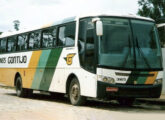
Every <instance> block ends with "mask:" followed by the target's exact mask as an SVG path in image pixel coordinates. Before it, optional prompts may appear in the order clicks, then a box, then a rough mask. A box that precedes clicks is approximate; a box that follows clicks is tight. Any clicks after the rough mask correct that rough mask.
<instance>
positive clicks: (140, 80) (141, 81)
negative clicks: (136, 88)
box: [137, 72, 148, 84]
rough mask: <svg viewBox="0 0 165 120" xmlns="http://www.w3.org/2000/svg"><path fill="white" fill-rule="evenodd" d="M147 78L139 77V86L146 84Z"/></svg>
mask: <svg viewBox="0 0 165 120" xmlns="http://www.w3.org/2000/svg"><path fill="white" fill-rule="evenodd" d="M141 74H148V72H141ZM146 80H147V76H143V77H138V79H137V84H145V82H146Z"/></svg>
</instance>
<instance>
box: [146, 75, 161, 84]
mask: <svg viewBox="0 0 165 120" xmlns="http://www.w3.org/2000/svg"><path fill="white" fill-rule="evenodd" d="M149 74H154V76H149V77H148V78H147V80H146V82H145V84H153V83H154V82H155V80H156V77H157V75H158V72H149Z"/></svg>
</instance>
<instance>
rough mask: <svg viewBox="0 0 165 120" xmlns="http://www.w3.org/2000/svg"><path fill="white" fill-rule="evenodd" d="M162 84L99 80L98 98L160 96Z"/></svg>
mask: <svg viewBox="0 0 165 120" xmlns="http://www.w3.org/2000/svg"><path fill="white" fill-rule="evenodd" d="M161 90H162V84H159V85H126V84H115V85H113V84H109V83H104V82H101V81H98V82H97V98H108V99H118V98H159V97H160V95H161Z"/></svg>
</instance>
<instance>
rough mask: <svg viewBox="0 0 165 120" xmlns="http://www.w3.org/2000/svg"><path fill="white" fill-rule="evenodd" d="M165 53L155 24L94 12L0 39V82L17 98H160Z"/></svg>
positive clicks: (77, 101)
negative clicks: (43, 93)
mask: <svg viewBox="0 0 165 120" xmlns="http://www.w3.org/2000/svg"><path fill="white" fill-rule="evenodd" d="M162 80H163V67H162V53H161V47H160V41H159V36H158V32H157V28H156V25H155V22H154V20H152V19H149V18H144V17H140V16H136V15H116V14H90V15H80V16H76V17H71V18H67V19H63V20H62V21H58V22H55V23H52V24H51V25H47V26H44V27H41V28H38V29H34V30H27V31H19V32H17V33H11V34H8V35H5V34H4V35H1V37H0V83H1V84H5V85H8V86H13V87H14V86H15V88H16V95H17V96H19V97H27V96H28V95H30V94H32V92H33V90H38V91H47V92H51V93H63V94H66V95H68V98H69V100H70V102H71V104H72V105H82V104H84V103H85V101H86V100H87V98H94V99H106V100H118V102H119V104H121V105H124V104H125V105H132V104H133V102H134V100H135V98H158V97H160V94H161V89H162Z"/></svg>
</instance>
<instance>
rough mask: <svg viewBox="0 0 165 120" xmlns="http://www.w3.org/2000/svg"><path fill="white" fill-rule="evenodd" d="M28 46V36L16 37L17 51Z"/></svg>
mask: <svg viewBox="0 0 165 120" xmlns="http://www.w3.org/2000/svg"><path fill="white" fill-rule="evenodd" d="M27 46H28V35H27V34H25V35H19V36H18V45H17V50H18V51H20V50H26V49H27Z"/></svg>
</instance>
